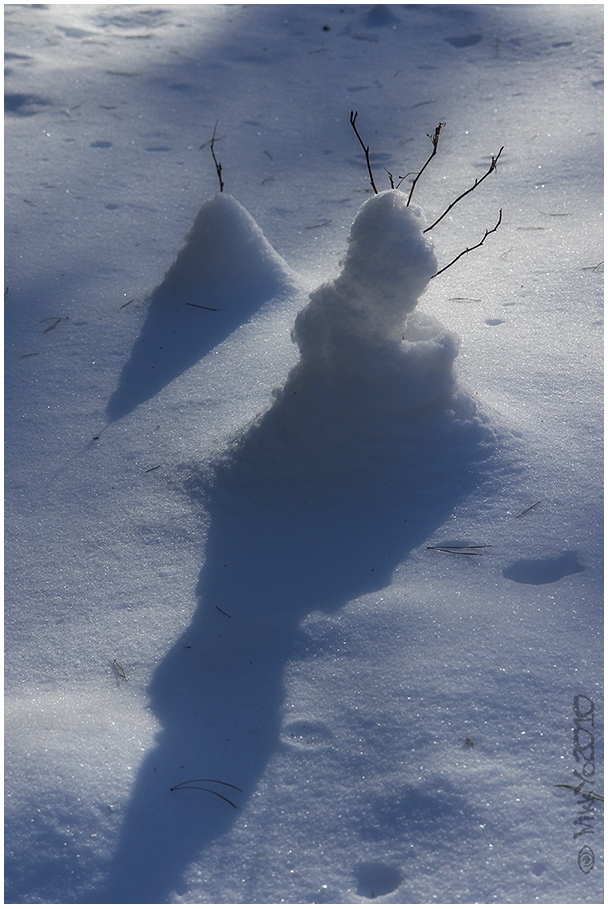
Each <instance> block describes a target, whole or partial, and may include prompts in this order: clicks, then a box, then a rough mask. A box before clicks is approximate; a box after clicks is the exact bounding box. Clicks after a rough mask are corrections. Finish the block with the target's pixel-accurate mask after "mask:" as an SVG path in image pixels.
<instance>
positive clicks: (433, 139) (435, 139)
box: [398, 123, 446, 205]
mask: <svg viewBox="0 0 609 909" xmlns="http://www.w3.org/2000/svg"><path fill="white" fill-rule="evenodd" d="M443 126H446V123H438V125H437V126H436V131H435V133H434V134H433V136H432V135H431V134H430V133H428V134H427V135H428V137H429V138H430V139H431V143H432V145H433V151H432V153H431V155H430V156H429V158H428V159H427V161H426V162H425V164H424V165H423V167H422V168H421V170H420V171H419V172H418V174H417V175H416V177H415V178H414V180H413V181H412V186H411V187H410V192H409V194H408V201H407V202H406V205H410V203H411V202H412V194H413V192H414V188H415V186H416V185H417V181H418V179H419V177H420V176H421V174H422V173H423V171H424V170H425V168H426V167H427V165H428V164H429V162H430V161H431V159H432V158H433V157H435V155H436V152H437V151H438V142H439V141H440V133H441V132H442V127H443ZM404 179H405V177H402V180H404ZM399 185H400V184H399V183H398V186H399Z"/></svg>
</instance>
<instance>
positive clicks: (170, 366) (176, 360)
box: [107, 193, 297, 420]
mask: <svg viewBox="0 0 609 909" xmlns="http://www.w3.org/2000/svg"><path fill="white" fill-rule="evenodd" d="M296 283H297V279H296V276H295V275H294V274H293V273H292V272H291V270H290V268H289V267H288V265H287V263H286V262H285V261H284V260H283V259H282V258H281V256H279V255H278V254H277V253H276V252H275V250H274V249H273V247H272V246H271V244H270V243H269V242H268V240H267V239H266V238H265V236H264V234H263V233H262V231H261V229H260V228H259V227H258V225H257V224H256V222H255V221H254V219H253V218H252V216H251V215H250V214H249V213H248V212H247V211H246V210H245V209H244V208H243V206H242V205H240V204H239V202H237V200H236V199H234V198H233V197H232V196H229V195H227V194H226V193H217V194H216V195H215V196H213V197H212V198H211V199H209V200H208V201H207V202H205V203H204V204H203V205H202V206H201V208H200V209H199V212H198V214H197V216H196V218H195V220H194V223H193V225H192V227H191V229H190V231H189V232H188V234H187V236H186V240H185V243H184V246H183V248H182V249H181V250H180V252H179V253H178V255H177V257H176V259H175V261H174V262H173V264H172V265H171V267H170V268H169V270H168V272H167V273H166V275H165V277H164V279H163V281H162V283H161V284H160V285H159V286H158V287H157V288H156V290H155V291H154V293H153V294H152V298H151V300H150V306H149V309H148V314H147V317H146V321H145V323H144V325H143V327H142V331H141V334H140V336H139V338H138V339H137V341H136V343H135V345H134V347H133V350H132V352H131V356H130V358H129V360H128V361H127V363H126V364H125V367H124V369H123V371H122V374H121V377H120V382H119V386H118V388H117V389H116V391H115V392H114V394H113V395H112V397H111V399H110V401H109V403H108V408H107V413H108V416H109V417H110V419H113V420H114V419H118V418H119V417H122V416H124V415H125V414H126V413H129V412H130V411H131V410H133V408H134V407H137V406H138V405H139V404H141V403H143V402H144V401H147V400H149V399H150V398H151V397H153V396H154V395H155V394H156V393H157V392H159V391H160V390H161V389H162V388H163V387H164V386H165V385H167V384H168V383H169V382H171V381H172V380H173V379H175V378H176V377H177V376H179V375H180V374H181V373H183V372H184V371H185V370H186V369H188V368H189V367H190V366H192V365H193V364H194V363H196V362H197V361H198V360H200V359H201V357H203V356H205V354H206V353H208V352H209V351H210V350H211V349H212V348H213V347H215V346H216V345H217V344H220V343H221V342H222V341H223V340H224V339H225V338H226V337H227V336H228V335H229V334H230V333H231V332H232V331H234V330H235V329H236V328H237V327H238V326H239V325H241V324H242V323H243V322H246V321H247V320H248V319H249V318H251V316H253V315H254V313H255V312H257V311H258V310H259V309H260V308H261V307H262V306H264V305H265V304H266V303H269V302H270V301H272V300H276V299H277V298H278V297H280V296H281V297H283V296H285V295H286V294H290V293H292V292H293V291H294V289H295V286H296Z"/></svg>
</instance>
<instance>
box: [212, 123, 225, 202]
mask: <svg viewBox="0 0 609 909" xmlns="http://www.w3.org/2000/svg"><path fill="white" fill-rule="evenodd" d="M217 128H218V120H216V125H215V126H214V134H213V136H212V137H211V142H210V146H209V147H210V149H211V156H212V158H213V159H214V164H215V165H216V173H217V174H218V180H219V181H220V192H222V191H223V190H224V180H223V179H222V165H221V164H220V162H219V161H218V159H217V158H216V153H215V151H214V145H215V142H216V130H217Z"/></svg>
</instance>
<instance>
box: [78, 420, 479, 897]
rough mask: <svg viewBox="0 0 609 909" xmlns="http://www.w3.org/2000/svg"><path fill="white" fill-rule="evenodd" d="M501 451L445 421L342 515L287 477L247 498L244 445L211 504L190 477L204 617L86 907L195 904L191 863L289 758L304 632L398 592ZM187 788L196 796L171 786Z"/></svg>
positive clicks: (159, 679)
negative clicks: (177, 899) (410, 562)
mask: <svg viewBox="0 0 609 909" xmlns="http://www.w3.org/2000/svg"><path fill="white" fill-rule="evenodd" d="M272 419H273V411H272V410H271V411H270V412H269V413H268V414H267V416H266V417H265V418H263V419H262V421H261V422H260V423H259V424H258V425H257V427H254V429H253V430H252V433H253V434H254V435H256V434H259V435H260V434H262V435H263V436H264V438H268V434H269V433H268V426H267V425H266V422H268V421H269V420H270V421H272ZM252 433H250V437H251V435H252ZM250 441H251V438H250ZM492 449H493V438H492V433H491V432H490V430H489V429H488V428H487V427H486V426H485V424H484V423H483V422H482V421H480V420H478V419H477V418H476V419H473V420H471V421H461V422H459V421H456V420H455V418H454V414H451V413H449V412H448V411H447V412H445V413H443V414H442V415H440V416H439V417H438V418H437V419H436V420H434V421H432V422H431V423H429V424H428V426H427V429H426V433H425V442H424V444H422V445H421V446H420V457H419V458H418V459H416V458H413V456H412V452H411V453H410V455H409V457H408V458H407V459H405V463H404V466H403V467H400V465H399V464H398V465H397V467H396V469H395V470H394V471H393V478H392V483H391V484H384V483H382V482H380V483H379V482H378V481H379V480H381V479H382V478H381V477H380V476H377V475H375V472H377V471H381V470H382V471H386V465H379V466H375V465H374V464H370V465H369V468H368V469H367V471H365V472H364V475H360V478H359V479H360V481H361V482H362V484H363V487H366V486H367V487H368V488H369V489H372V490H377V492H376V493H375V495H374V496H373V497H372V498H369V497H368V498H367V497H365V496H364V497H362V499H361V500H358V497H357V496H355V497H354V498H352V500H351V501H350V502H349V503H347V504H343V505H337V504H333V502H332V498H333V492H332V489H331V487H330V486H328V487H327V493H328V504H327V505H326V506H324V505H323V504H319V492H320V488H322V489H323V483H322V484H321V487H320V484H319V482H317V481H315V480H312V479H310V480H309V481H307V482H305V483H303V484H302V485H301V486H299V489H298V495H294V494H293V493H294V490H293V489H287V487H285V480H281V479H277V481H276V484H275V488H272V487H273V481H272V479H271V480H269V479H268V476H267V475H265V483H266V484H267V486H266V489H264V488H263V489H262V490H259V491H258V494H257V495H256V497H255V498H256V500H255V501H253V500H252V488H253V487H252V483H251V474H248V476H249V480H248V482H247V483H244V482H243V479H242V477H243V474H242V469H243V467H244V464H243V463H242V460H243V458H245V457H246V455H247V456H248V457H249V454H250V453H251V452H250V449H248V447H247V445H246V446H244V447H242V448H241V449H239V448H237V449H236V451H235V452H233V456H232V460H230V461H229V463H228V466H225V467H223V468H222V469H220V471H219V473H218V474H217V475H216V479H215V481H214V483H213V484H212V486H211V489H209V488H208V492H205V490H204V488H205V483H204V482H203V481H202V480H201V479H200V477H198V476H197V472H196V470H193V471H192V472H189V473H188V475H187V477H186V479H185V480H184V484H183V487H182V488H183V490H185V491H186V492H187V494H188V495H189V496H191V497H192V498H193V499H194V500H195V501H199V502H200V504H201V506H202V507H205V509H206V511H207V513H208V514H209V515H210V517H211V523H210V530H209V535H208V541H207V547H206V552H205V561H204V565H203V569H202V572H201V575H200V579H199V583H198V587H197V591H196V598H197V608H196V611H195V613H194V615H193V619H192V623H191V625H190V626H189V628H188V629H187V630H186V631H185V632H184V634H182V635H181V637H180V638H179V640H178V641H177V642H176V643H175V644H174V646H173V647H172V648H171V650H170V651H169V652H168V654H167V655H166V657H165V658H164V659H163V661H162V663H161V664H160V666H159V668H158V669H157V671H156V673H155V675H154V678H153V680H152V684H151V686H150V692H149V693H150V706H151V709H152V711H153V713H154V714H155V716H156V717H157V718H158V720H159V721H160V723H161V724H162V731H161V732H160V734H159V735H158V739H157V742H156V745H155V747H154V748H153V749H152V751H151V752H150V753H149V754H148V755H147V757H146V758H145V759H144V761H143V763H142V766H141V768H140V770H139V773H138V777H137V782H136V784H135V786H134V789H133V792H132V795H131V799H130V802H129V805H128V807H127V810H126V818H125V822H124V826H123V829H122V833H121V837H120V842H119V844H118V848H117V851H116V854H115V857H114V860H113V862H112V864H111V867H110V869H109V874H108V877H107V880H106V884H105V886H104V888H103V890H102V891H100V892H98V893H97V894H96V895H95V896H94V897H93V899H92V900H91V901H93V902H110V903H117V902H122V903H134V902H140V903H149V902H150V903H154V902H165V901H169V900H171V899H172V898H173V896H172V895H175V894H176V893H178V894H179V893H180V892H182V893H183V892H185V888H186V886H187V885H185V883H184V874H185V872H186V871H187V869H188V867H189V865H190V864H191V863H192V862H193V861H194V860H197V859H198V860H200V861H201V860H202V861H204V852H205V847H206V845H207V844H209V843H211V842H212V841H213V840H214V839H216V838H217V837H219V836H220V835H222V834H223V833H225V832H226V831H228V830H229V829H230V828H231V826H232V825H233V824H235V822H238V821H239V818H240V815H241V812H242V810H243V809H244V807H245V806H246V805H247V802H248V800H249V799H250V798H251V796H252V795H253V793H254V792H255V791H256V787H257V785H258V781H259V780H260V778H261V776H262V774H263V773H264V770H265V767H266V765H267V763H268V761H269V758H270V757H271V756H272V755H273V754H274V752H275V751H276V749H277V748H278V747H279V742H280V739H279V736H280V727H281V717H282V706H283V703H284V671H285V666H286V662H287V661H289V660H290V659H291V658H292V657H294V656H295V655H296V654H297V651H298V647H299V642H300V640H301V633H300V631H299V625H300V623H301V620H302V619H303V618H304V616H306V615H307V614H308V613H309V612H311V611H312V610H326V611H327V612H334V611H336V610H338V609H340V608H341V607H342V606H343V605H344V604H346V603H348V602H349V601H351V600H352V599H353V598H355V597H358V596H360V595H362V594H364V593H366V592H369V591H373V590H376V589H379V588H382V587H385V586H386V585H388V584H389V583H390V581H391V576H392V572H393V571H394V569H395V567H396V566H397V565H398V564H399V563H400V562H401V561H403V560H404V559H405V558H406V557H407V555H408V553H409V551H410V550H412V549H413V547H416V546H419V545H421V544H422V543H423V542H425V541H426V540H428V539H429V537H430V535H431V534H432V533H433V532H434V530H435V529H436V528H437V527H438V526H439V525H441V524H442V523H443V522H444V521H445V520H446V519H447V518H448V516H449V515H450V513H451V512H452V511H453V509H454V508H455V505H456V503H457V502H458V501H460V500H462V499H463V498H464V497H466V496H467V495H469V494H470V493H471V491H472V490H473V489H474V488H476V487H477V486H478V485H479V484H480V483H481V482H482V481H483V479H484V476H485V473H487V472H488V470H489V469H490V461H489V460H488V458H489V452H490V451H491V450H492ZM244 452H245V453H244ZM281 466H282V465H281V464H278V468H279V470H278V474H277V476H278V477H279V476H280V474H281ZM284 466H285V465H284ZM360 466H361V465H359V466H357V465H356V467H357V469H359V467H360ZM349 467H350V465H349V464H348V463H347V464H345V469H346V471H347V472H348V471H349ZM268 484H270V485H268ZM314 486H315V487H316V488H313V487H314ZM383 490H384V491H383ZM308 493H311V496H309V495H308ZM299 497H300V498H301V499H302V501H299ZM265 499H266V500H267V504H265ZM315 501H316V502H317V504H312V503H313V502H315ZM272 502H274V503H275V504H270V503H272ZM362 503H364V504H362ZM191 780H198V781H200V782H198V783H194V784H192V785H194V786H197V787H200V788H195V789H190V788H188V789H181V788H178V789H177V790H175V788H174V787H176V785H179V784H181V783H184V782H187V781H191ZM235 787H236V788H235ZM172 790H173V791H172ZM205 790H212V791H205ZM227 800H228V801H227ZM231 803H232V804H231Z"/></svg>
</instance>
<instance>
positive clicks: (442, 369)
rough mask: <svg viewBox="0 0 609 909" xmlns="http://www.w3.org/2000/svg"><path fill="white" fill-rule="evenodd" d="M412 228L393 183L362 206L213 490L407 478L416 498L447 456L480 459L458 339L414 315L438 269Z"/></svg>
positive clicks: (338, 493) (315, 492)
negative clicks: (462, 386)
mask: <svg viewBox="0 0 609 909" xmlns="http://www.w3.org/2000/svg"><path fill="white" fill-rule="evenodd" d="M422 228H423V218H422V215H421V212H420V211H419V210H418V209H417V208H415V207H414V206H407V205H406V196H405V195H404V194H403V193H401V192H399V191H397V190H390V191H388V192H384V193H381V194H379V195H376V196H374V197H373V198H371V199H370V200H368V201H367V202H366V203H364V205H363V206H362V208H361V209H360V211H359V213H358V215H357V217H356V218H355V221H354V223H353V226H352V228H351V232H350V234H349V238H348V242H347V250H346V255H345V257H344V260H343V263H342V271H341V273H340V274H339V276H338V277H337V278H336V279H335V280H334V281H332V282H330V283H327V284H324V285H322V286H321V287H319V288H318V289H317V290H316V291H314V292H313V293H312V294H311V297H310V302H309V304H308V305H307V306H306V307H305V308H304V309H303V310H302V311H301V312H300V313H299V314H298V316H297V317H296V322H295V326H294V332H293V337H294V340H295V341H296V343H297V344H298V346H299V348H300V352H301V358H300V361H299V362H298V363H297V364H296V366H295V367H294V368H293V369H292V371H291V372H290V374H289V376H288V379H287V381H286V383H285V385H284V386H283V387H282V388H279V389H276V390H275V392H274V403H273V405H272V407H271V408H270V410H268V411H267V412H266V413H265V414H263V415H262V416H261V417H260V418H259V419H258V420H257V421H256V422H255V423H254V424H253V425H252V426H251V427H250V428H249V429H248V430H246V431H245V432H244V433H243V434H242V435H241V436H240V437H239V438H238V439H237V440H235V442H234V444H233V445H232V446H231V447H230V449H229V451H228V453H227V455H226V457H225V458H224V459H223V462H222V463H221V464H220V466H219V477H218V479H219V480H220V486H221V487H222V486H228V487H230V488H234V485H235V484H236V487H237V488H238V489H240V490H242V491H247V494H248V495H250V496H253V497H254V498H255V499H256V500H260V499H261V500H264V501H270V500H273V499H275V498H276V499H277V501H278V502H285V501H288V500H290V499H291V498H292V497H295V499H297V500H298V501H300V502H302V501H307V502H314V501H322V502H334V501H335V502H344V501H358V500H361V497H362V496H366V495H371V496H372V497H373V498H374V497H376V496H378V495H379V493H380V492H381V491H382V490H384V492H388V491H389V490H391V489H396V490H397V489H398V488H399V489H402V490H403V489H404V488H405V487H409V488H410V490H411V492H412V491H413V490H414V489H415V487H416V488H417V490H418V493H422V494H423V496H424V495H425V489H426V488H428V487H429V485H430V484H431V485H434V484H435V486H436V491H437V484H438V483H440V484H441V483H444V482H454V479H453V480H452V481H451V480H450V479H449V478H450V477H454V471H455V467H456V465H457V464H460V465H461V467H460V468H458V469H459V470H461V472H462V475H463V476H464V474H465V473H466V472H467V470H468V468H467V465H468V464H469V463H470V462H472V461H477V460H479V459H480V457H481V456H482V454H481V449H487V443H488V432H487V430H486V428H485V426H484V422H483V421H482V420H481V419H480V418H479V417H478V416H477V414H476V410H475V406H474V405H473V403H472V401H471V399H470V398H469V397H468V396H467V395H465V394H464V393H461V392H459V391H458V390H457V389H456V381H455V375H454V369H453V365H454V361H455V358H456V356H457V351H458V339H457V337H456V336H455V335H454V334H453V333H452V332H450V331H447V330H446V329H444V328H443V326H441V325H440V324H439V323H438V322H437V321H436V320H434V319H432V318H430V317H426V316H421V315H418V314H416V313H414V309H415V307H416V305H417V302H418V299H419V297H420V295H421V294H422V293H423V291H424V290H425V287H426V286H427V283H428V282H429V279H430V278H431V277H432V276H433V275H434V274H435V272H436V271H437V264H436V258H435V255H434V252H433V247H432V245H431V242H430V241H429V240H427V239H426V238H425V236H424V235H423V233H422ZM487 453H488V452H487ZM382 497H383V496H381V498H382Z"/></svg>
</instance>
